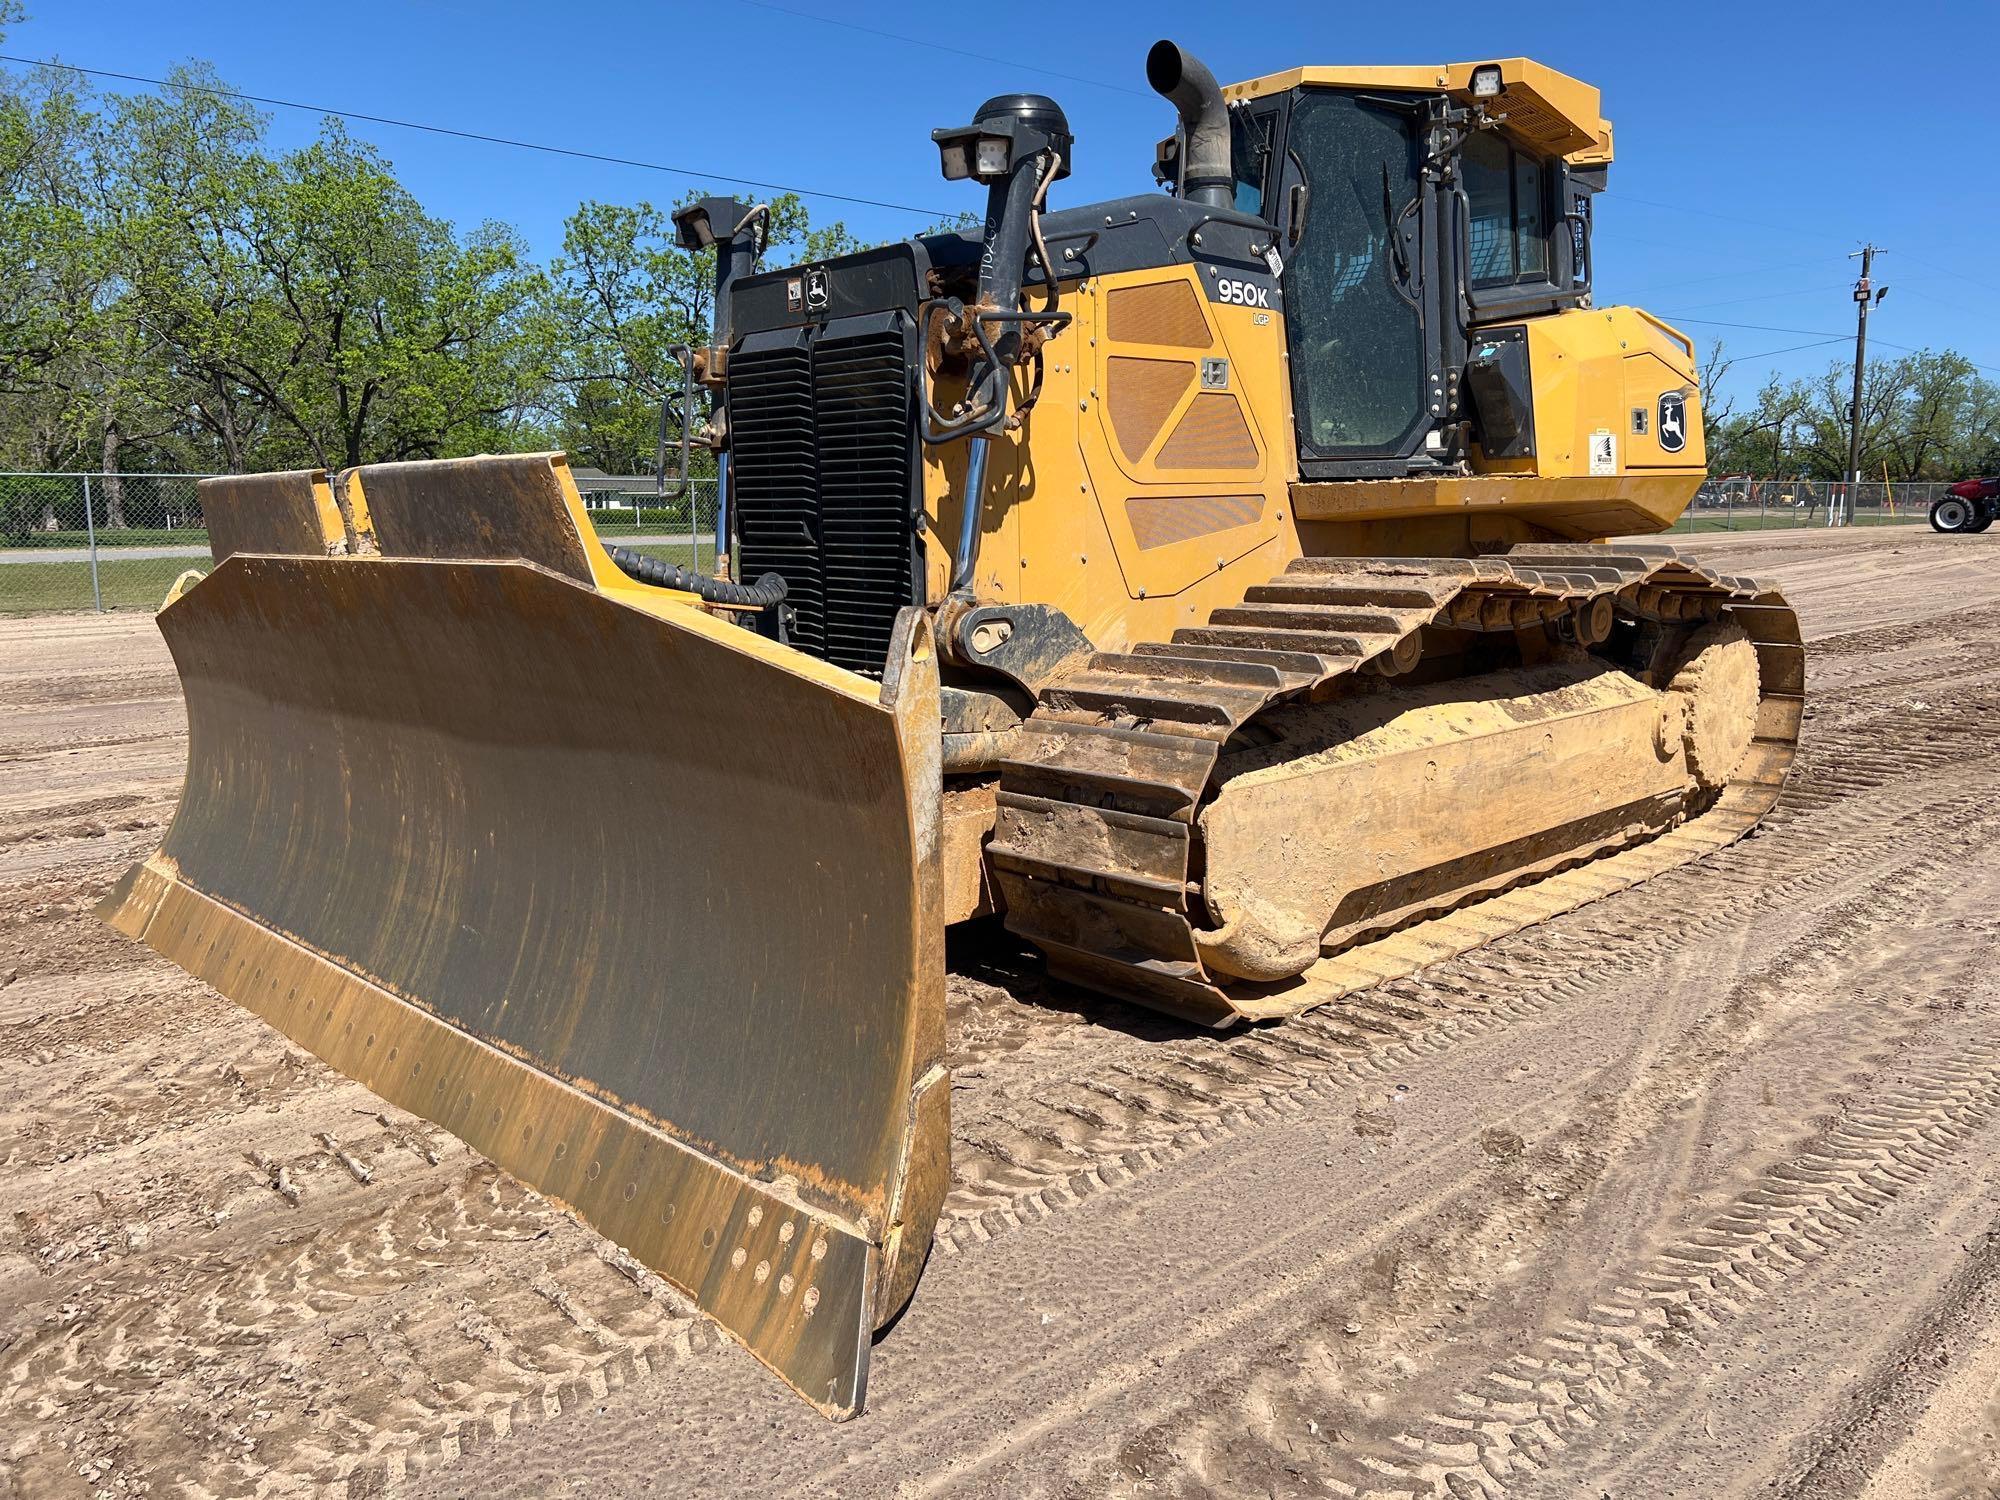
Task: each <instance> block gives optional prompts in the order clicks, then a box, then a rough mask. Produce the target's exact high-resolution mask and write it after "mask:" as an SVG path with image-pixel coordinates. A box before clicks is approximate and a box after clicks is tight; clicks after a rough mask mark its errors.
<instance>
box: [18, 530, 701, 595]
mask: <svg viewBox="0 0 2000 1500" xmlns="http://www.w3.org/2000/svg"><path fill="white" fill-rule="evenodd" d="M175 534H176V535H177V536H186V535H188V533H187V532H177V533H175ZM606 540H607V541H609V542H611V543H613V544H614V545H620V546H622V545H624V544H623V543H620V542H618V540H617V538H616V537H609V538H606ZM627 550H628V551H632V552H643V553H645V554H646V555H647V556H648V557H657V558H659V559H660V560H661V561H662V562H670V563H679V564H680V565H681V566H682V567H684V568H709V567H712V566H713V565H714V562H715V559H714V558H713V557H712V556H711V555H710V554H709V551H708V548H707V547H705V546H704V547H701V548H699V549H697V548H696V547H694V546H693V545H691V544H689V543H685V542H683V543H678V544H676V543H671V542H669V543H647V544H642V545H640V546H637V547H629V548H627ZM191 567H193V568H199V569H200V570H201V571H202V572H204V573H206V572H207V571H208V570H209V567H210V564H209V562H208V559H207V558H201V557H133V558H118V557H112V556H107V555H105V553H103V552H100V554H99V556H98V559H97V581H98V587H99V588H100V589H102V590H103V593H104V607H105V608H106V609H158V608H159V607H160V601H161V600H163V599H165V598H166V597H167V590H168V589H170V588H172V587H173V585H174V580H175V579H176V578H178V577H180V576H181V574H182V573H184V572H186V571H187V570H188V569H189V568H191ZM89 608H91V596H90V564H89V563H87V562H75V563H68V562H60V563H59V562H50V563H38V562H30V563H0V615H38V614H47V613H50V612H53V611H58V610H78V609H89Z"/></svg>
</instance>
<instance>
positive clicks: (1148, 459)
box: [925, 266, 1298, 649]
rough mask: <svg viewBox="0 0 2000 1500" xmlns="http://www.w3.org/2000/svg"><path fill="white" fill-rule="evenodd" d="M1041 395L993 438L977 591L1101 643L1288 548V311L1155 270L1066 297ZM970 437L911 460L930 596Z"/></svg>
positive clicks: (1138, 636) (951, 534)
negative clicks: (1048, 609) (1065, 315)
mask: <svg viewBox="0 0 2000 1500" xmlns="http://www.w3.org/2000/svg"><path fill="white" fill-rule="evenodd" d="M1062 307H1063V309H1064V310H1065V311H1067V312H1069V313H1070V314H1071V315H1072V321H1071V322H1070V324H1069V325H1068V326H1067V327H1066V328H1064V329H1062V330H1061V331H1060V332H1059V333H1057V334H1056V336H1055V337H1053V338H1051V339H1050V340H1049V342H1048V345H1047V347H1046V348H1045V349H1044V351H1043V356H1042V357H1043V384H1042V393H1041V397H1040V399H1039V400H1038V401H1037V402H1036V404H1035V406H1034V408H1033V409H1032V411H1030V413H1029V414H1028V416H1027V418H1026V420H1025V421H1024V422H1023V423H1022V425H1021V427H1020V429H1019V430H1018V431H1016V432H1014V433H1011V434H1007V435H1005V436H1003V437H1002V438H1000V439H999V440H997V441H996V442H995V443H994V444H993V452H992V454H991V455H990V457H989V460H988V471H987V494H986V506H985V527H986V529H985V532H984V534H983V535H982V537H981V542H980V555H979V566H978V569H977V574H976V578H975V583H974V587H975V591H976V593H977V594H978V595H979V597H980V598H982V599H988V600H995V601H1000V600H1017V601H1022V602H1030V603H1040V604H1050V605H1054V606H1055V607H1056V608H1059V609H1061V610H1062V611H1063V612H1064V613H1066V614H1067V615H1069V617H1070V618H1071V619H1073V620H1075V621H1076V623H1077V624H1078V625H1079V626H1081V627H1082V628H1083V629H1084V631H1085V632H1086V633H1088V634H1089V636H1090V637H1091V639H1092V640H1093V641H1095V642H1097V644H1098V645H1099V646H1101V647H1105V648H1107V649H1115V648H1117V647H1119V646H1122V645H1126V644H1129V643H1131V642H1133V641H1138V640H1148V639H1162V638H1164V637H1165V636H1166V635H1167V634H1168V633H1170V632H1171V631H1172V630H1173V629H1174V628H1175V627H1176V626H1178V625H1182V624H1185V623H1187V622H1188V621H1190V620H1193V619H1198V618H1201V619H1205V618H1206V617H1207V614H1208V612H1209V611H1210V610H1213V609H1215V608H1218V607H1220V606H1222V605H1224V604H1227V603H1233V602H1235V601H1237V600H1240V599H1241V598H1242V596H1243V592H1244V590H1246V589H1248V588H1249V587H1250V586H1251V585H1252V584H1256V583H1262V582H1264V581H1266V580H1267V579H1269V578H1270V577H1271V576H1272V575H1273V574H1275V573H1277V572H1279V571H1281V570H1282V569H1283V568H1284V566H1285V564H1286V563H1288V562H1289V561H1290V560H1291V559H1292V558H1294V557H1296V556H1297V555H1298V541H1297V534H1296V530H1295V528H1294V527H1293V525H1292V523H1291V521H1290V518H1289V517H1290V499H1289V484H1290V480H1291V478H1292V473H1293V469H1294V467H1295V465H1294V461H1293V453H1294V448H1293V443H1292V437H1291V431H1292V427H1291V422H1292V418H1291V395H1290V388H1289V386H1288V384H1287V377H1286V369H1285V361H1284V348H1285V332H1284V320H1283V317H1282V315H1281V314H1280V313H1278V312H1276V311H1275V310H1271V309H1257V308H1250V307H1238V306H1229V305H1224V304H1221V303H1217V302H1214V301H1211V300H1210V299H1209V298H1208V296H1207V295H1205V293H1204V291H1203V288H1202V284H1201V282H1200V281H1199V279H1198V276H1197V272H1196V270H1195V269H1194V268H1193V267H1188V266H1164V267H1158V268H1154V269H1150V270H1145V271H1134V272H1125V273H1121V274H1119V275H1116V276H1103V277H1098V278H1095V279H1093V280H1091V281H1089V282H1086V283H1083V284H1080V285H1077V286H1072V287H1070V288H1069V289H1067V291H1066V293H1065V295H1064V298H1063V301H1062ZM966 448H967V444H966V443H964V442H958V443H952V444H949V445H947V446H945V447H943V448H931V449H927V450H926V453H925V466H926V468H925V512H926V535H927V538H928V547H927V570H928V575H929V576H928V593H929V597H931V598H933V599H936V598H940V597H942V596H943V595H944V593H945V592H946V590H947V588H948V586H949V575H950V567H951V550H952V541H953V539H954V538H955V537H956V535H957V530H958V516H959V501H958V497H959V493H960V485H961V484H962V482H963V475H964V467H965V455H966Z"/></svg>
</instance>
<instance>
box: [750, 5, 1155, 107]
mask: <svg viewBox="0 0 2000 1500" xmlns="http://www.w3.org/2000/svg"><path fill="white" fill-rule="evenodd" d="M736 3H737V4H738V5H751V6H755V7H756V8H757V9H758V10H768V11H775V12H776V13H777V14H778V15H781V16H791V17H794V18H795V19H797V20H800V21H813V22H816V23H817V24H819V25H821V26H838V27H840V28H842V29H843V30H846V31H858V32H860V33H861V34H862V35H863V36H872V37H880V38H882V39H883V40H884V41H890V42H901V43H903V44H904V45H905V46H909V47H926V48H928V49H930V50H931V51H932V52H945V53H949V54H950V55H951V56H953V57H969V58H971V59H972V60H973V61H975V62H984V63H993V64H996V65H997V66H999V67H1003V68H1014V69H1016V70H1018V71H1020V72H1023V73H1039V74H1041V75H1042V76H1043V77H1044V78H1060V79H1062V80H1063V81H1064V82H1066V83H1082V84H1088V85H1089V86H1090V87H1092V88H1099V89H1110V90H1111V91H1112V92H1114V93H1119V94H1130V95H1132V96H1133V97H1134V98H1136V99H1150V98H1152V97H1153V96H1152V95H1151V94H1149V93H1147V92H1146V91H1145V90H1144V89H1128V88H1126V87H1125V86H1124V85H1123V84H1120V83H1106V82H1105V81H1104V80H1103V79H1101V78H1085V77H1082V76H1081V75H1079V74H1076V73H1059V72H1057V71H1056V70H1055V69H1054V68H1038V67H1036V66H1035V65H1034V64H1033V63H1026V62H1019V61H1017V60H1016V59H1014V58H1011V57H995V56H993V55H992V54H991V53H988V52H968V51H966V49H965V48H963V47H948V46H946V45H945V44H944V43H943V42H933V41H929V40H927V39H925V38H924V37H919V36H905V35H904V34H903V33H902V32H900V31H882V30H878V29H877V28H876V27H873V26H863V25H861V24H860V23H859V22H856V21H843V20H840V19H838V18H837V17H834V16H822V15H816V14H814V13H813V12H812V11H809V10H793V9H792V8H791V7H790V6H786V5H773V4H771V3H770V0H736Z"/></svg>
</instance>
